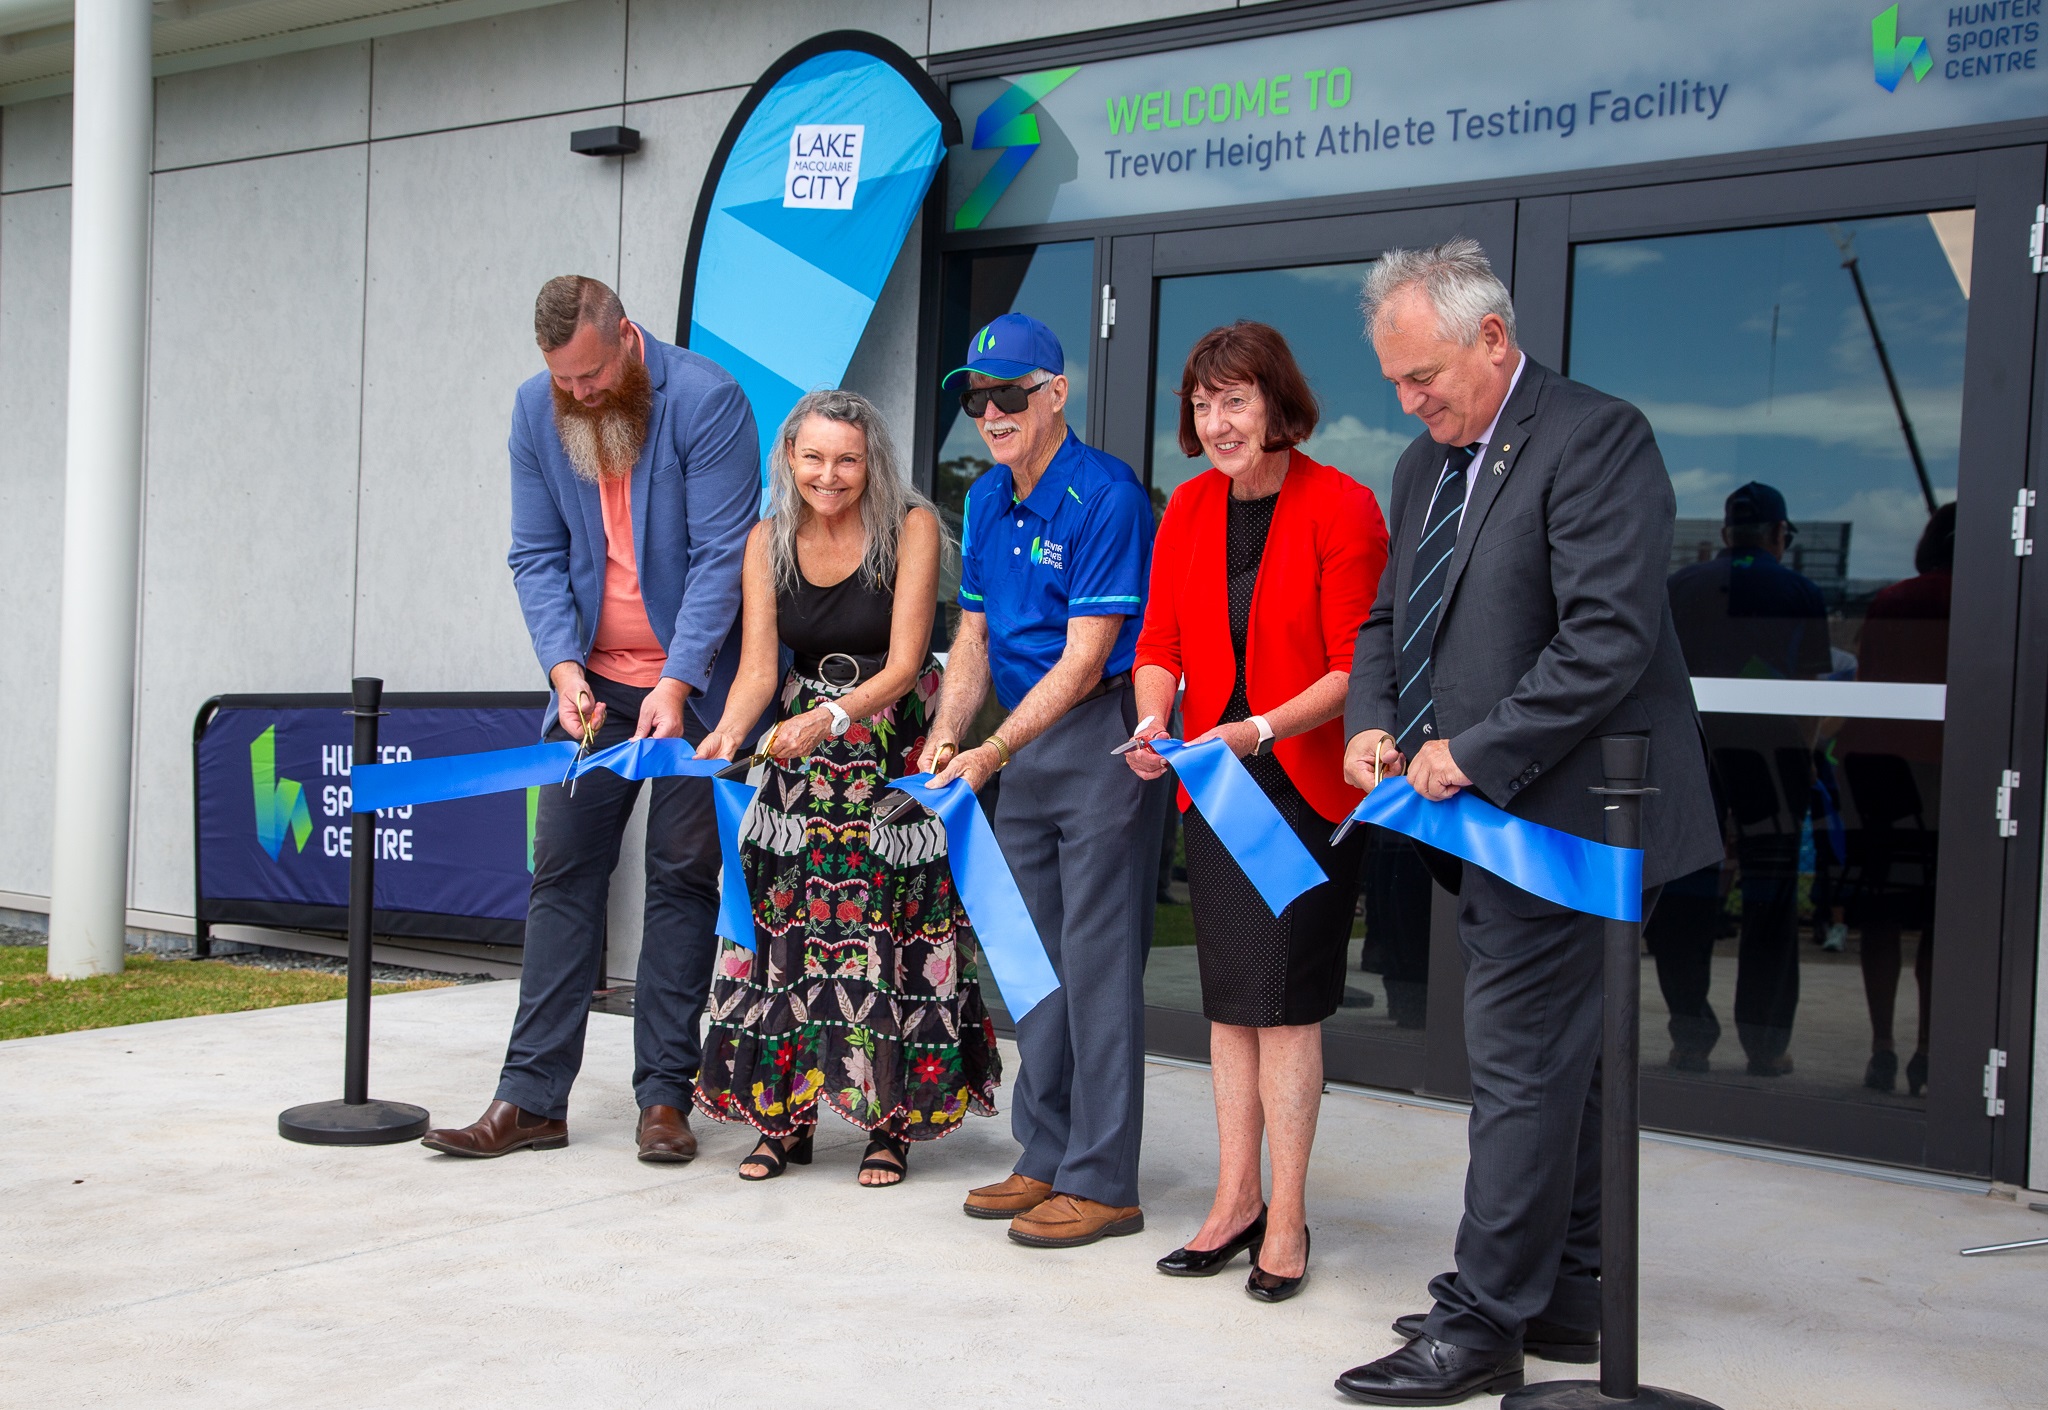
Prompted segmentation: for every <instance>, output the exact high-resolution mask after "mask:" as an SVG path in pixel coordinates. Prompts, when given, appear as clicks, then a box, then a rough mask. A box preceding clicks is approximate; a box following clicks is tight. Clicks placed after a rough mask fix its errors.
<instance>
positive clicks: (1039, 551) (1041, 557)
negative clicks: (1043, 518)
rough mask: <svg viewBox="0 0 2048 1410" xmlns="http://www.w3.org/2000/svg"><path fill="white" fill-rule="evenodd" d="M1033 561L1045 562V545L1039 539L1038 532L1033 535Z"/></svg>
mask: <svg viewBox="0 0 2048 1410" xmlns="http://www.w3.org/2000/svg"><path fill="white" fill-rule="evenodd" d="M1031 561H1032V562H1033V563H1043V562H1045V546H1044V544H1042V543H1041V542H1040V541H1039V539H1038V536H1037V535H1036V534H1033V535H1032V536H1031Z"/></svg>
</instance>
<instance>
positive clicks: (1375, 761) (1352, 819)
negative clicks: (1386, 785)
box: [1330, 735, 1387, 847]
mask: <svg viewBox="0 0 2048 1410" xmlns="http://www.w3.org/2000/svg"><path fill="white" fill-rule="evenodd" d="M1386 747H1387V737H1386V736H1385V735H1381V736H1380V737H1379V738H1378V739H1376V740H1374V741H1373V742H1372V786H1373V787H1374V788H1378V787H1379V786H1380V751H1381V750H1383V749H1385V748H1386ZM1357 825H1358V817H1357V815H1356V814H1346V815H1345V818H1344V821H1343V822H1340V823H1338V824H1337V830H1336V831H1335V832H1333V833H1331V834H1330V845H1331V846H1332V847H1334V846H1336V845H1337V844H1338V843H1339V842H1342V841H1343V840H1344V838H1345V837H1346V836H1347V835H1348V834H1349V833H1350V831H1351V829H1352V828H1354V827H1356V826H1357Z"/></svg>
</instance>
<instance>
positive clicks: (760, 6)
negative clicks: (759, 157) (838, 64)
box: [627, 0, 929, 99]
mask: <svg viewBox="0 0 2048 1410" xmlns="http://www.w3.org/2000/svg"><path fill="white" fill-rule="evenodd" d="M928 11H929V7H928V4H927V0H835V3H834V4H832V5H831V6H829V7H827V6H820V5H817V4H806V3H802V2H801V0H692V3H688V4H684V3H679V2H678V0H639V3H636V4H635V5H634V6H633V14H632V42H631V44H630V45H629V46H628V49H627V53H628V59H629V64H630V68H629V71H628V78H627V93H628V96H629V97H632V98H634V99H648V98H665V97H669V96H671V95H673V94H678V93H699V92H703V91H705V90H706V89H712V88H730V87H732V86H734V85H735V84H737V85H738V86H740V87H741V88H745V87H747V86H748V85H750V84H752V83H753V81H754V80H755V79H757V78H759V77H760V76H761V71H762V70H763V69H765V68H767V67H768V65H770V64H772V63H774V62H775V60H777V59H778V58H780V57H781V56H782V55H783V54H785V53H787V52H788V51H789V50H790V49H793V48H794V47H796V45H797V44H799V43H801V42H802V41H803V40H805V39H808V38H810V37H811V36H812V35H814V34H820V33H823V32H824V31H826V30H833V29H862V30H866V31H868V32H869V33H871V34H879V35H881V36H882V37H883V38H884V39H887V40H889V41H890V42H891V43H894V44H896V45H898V46H899V47H901V48H902V49H903V50H904V51H905V52H906V53H908V54H910V55H912V56H914V57H921V56H922V55H923V54H924V52H925V35H926V30H927V23H926V19H927V15H928Z"/></svg>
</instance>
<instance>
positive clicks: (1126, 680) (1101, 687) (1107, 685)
mask: <svg viewBox="0 0 2048 1410" xmlns="http://www.w3.org/2000/svg"><path fill="white" fill-rule="evenodd" d="M1130 683H1131V673H1130V672H1129V671H1118V672H1117V673H1116V674H1115V675H1113V676H1104V677H1103V678H1102V679H1101V681H1099V682H1098V683H1097V684H1096V686H1095V689H1093V690H1091V691H1089V692H1088V693H1087V694H1086V695H1084V696H1082V697H1081V698H1080V699H1079V700H1076V701H1075V702H1074V703H1075V704H1076V705H1086V704H1087V703H1088V702H1089V701H1091V700H1100V699H1101V698H1102V697H1103V696H1105V695H1107V694H1109V693H1110V692H1111V691H1112V690H1122V689H1123V688H1124V687H1125V686H1127V685H1129V684H1130Z"/></svg>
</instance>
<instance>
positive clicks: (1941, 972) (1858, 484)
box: [1522, 151, 2041, 1173]
mask: <svg viewBox="0 0 2048 1410" xmlns="http://www.w3.org/2000/svg"><path fill="white" fill-rule="evenodd" d="M2001 155H2003V154H2001ZM1993 167H1994V163H1993V162H1992V161H1991V160H1989V159H1988V158H1987V159H1977V158H1951V159H1941V160H1933V161H1922V162H1908V163H1893V164H1887V165H1885V166H1881V167H1865V168H1849V169H1843V170H1838V171H1831V172H1826V173H1818V174H1807V175H1806V176H1805V177H1803V178H1802V180H1801V181H1799V182H1797V183H1789V182H1783V181H1780V180H1778V179H1775V178H1757V179H1752V180H1746V181H1728V182H1718V183H1702V184H1700V185H1697V186H1693V187H1689V188H1684V189H1664V190H1658V191H1634V192H1628V193H1614V194H1608V195H1604V196H1601V197H1598V198H1573V200H1572V218H1571V221H1570V238H1569V240H1568V242H1566V245H1567V247H1566V248H1563V249H1559V250H1556V251H1554V252H1553V255H1554V257H1555V258H1557V259H1559V260H1561V261H1562V262H1563V263H1564V264H1565V270H1564V271H1562V272H1563V273H1565V274H1567V275H1568V278H1569V286H1568V287H1569V298H1568V319H1569V321H1568V325H1567V328H1566V330H1565V337H1564V339H1563V348H1564V353H1565V359H1564V360H1565V369H1566V371H1567V373H1568V374H1569V375H1570V376H1572V377H1573V378H1575V379H1577V380H1579V381H1582V382H1586V383H1589V384H1590V385H1593V386H1596V387H1598V388H1600V389H1601V390H1603V391H1607V392H1610V393H1613V394H1614V395H1616V396H1620V397H1623V398H1626V399H1627V400H1629V401H1631V402H1633V403H1634V404H1635V405H1637V406H1638V407H1640V408H1641V409H1642V411H1643V412H1644V413H1645V415H1647V416H1648V417H1649V419H1650V423H1651V425H1652V426H1653V428H1654V429H1655V431H1656V434H1657V439H1658V444H1659V447H1660V448H1661V450H1662V451H1663V455H1664V459H1665V462H1666V465H1667V467H1668V469H1669V472H1670V475H1671V480H1672V486H1673V489H1674V490H1675V491H1676V494H1677V500H1678V524H1677V533H1676V536H1675V539H1674V543H1673V547H1672V556H1671V564H1670V574H1669V578H1668V584H1667V589H1668V594H1669V600H1670V606H1671V612H1672V618H1673V621H1674V623H1675V625H1676V627H1677V631H1678V635H1679V639H1680V643H1681V645H1682V646H1683V648H1684V651H1685V655H1686V661H1687V665H1688V667H1689V668H1690V670H1691V672H1692V675H1693V684H1694V692H1695V695H1696V698H1697V700H1698V703H1699V707H1700V710H1701V715H1702V720H1703V722H1704V726H1705V732H1706V738H1705V746H1706V749H1707V752H1708V761H1709V767H1710V771H1711V774H1712V778H1713V782H1714V790H1715V802H1716V806H1717V808H1718V810H1719V814H1720V819H1721V827H1722V832H1723V837H1724V842H1725V846H1726V853H1725V855H1724V857H1723V858H1722V860H1721V861H1720V862H1719V863H1718V864H1716V865H1714V866H1711V867H1707V868H1705V869H1704V870H1702V871H1700V872H1697V873H1695V874H1693V875H1691V876H1687V877H1683V878H1680V879H1679V880H1677V881H1675V882H1673V883H1672V884H1671V885H1670V886H1668V887H1667V888H1666V890H1665V893H1664V896H1663V899H1662V901H1661V902H1660V904H1659V906H1658V908H1657V911H1656V913H1655V914H1654V915H1653V916H1652V918H1651V920H1650V923H1649V925H1648V926H1647V927H1646V935H1645V938H1646V948H1647V953H1646V955H1645V957H1644V962H1643V971H1642V1004H1643V1018H1642V1034H1643V1065H1644V1084H1643V1106H1644V1119H1645V1121H1646V1122H1650V1123H1652V1124H1655V1125H1660V1126H1664V1127H1667V1128H1675V1129H1679V1130H1688V1131H1697V1132H1702V1133H1706V1134H1713V1135H1720V1136H1728V1137H1734V1138H1738V1139H1752V1140H1759V1141H1764V1142H1768V1143H1770V1144H1773V1145H1792V1146H1802V1147H1806V1148H1809V1149H1815V1150H1821V1151H1827V1152H1831V1153H1837V1154H1843V1155H1851V1156H1859V1157H1863V1158H1869V1159H1876V1160H1882V1161H1890V1162H1896V1163H1899V1164H1908V1165H1934V1166H1938V1167H1943V1168H1949V1169H1956V1170H1970V1171H1975V1172H1980V1173H1988V1172H1989V1161H1990V1156H1991V1141H1990V1136H1991V1134H1992V1132H1991V1127H1990V1121H1989V1119H1988V1116H1987V1112H1986V1101H1985V1093H1984V1088H1983V1068H1984V1065H1985V1062H1986V1055H1987V1052H1988V1051H1989V1050H1990V1049H1992V1048H1994V1047H1996V1046H1998V1043H1997V1039H1996V1033H1995V1026H1994V1022H1993V1019H1994V1015H1995V1010H1996V1003H1997V989H1998V973H1999V959H2000V919H1999V911H2000V903H1999V899H1998V898H1999V893H2000V890H2001V887H2002V885H2003V882H2004V874H2003V873H2004V867H2005V849H2006V846H2007V843H2006V841H2005V840H2003V839H2001V838H2000V837H1999V836H1998V833H1997V828H1996V825H1995V813H1994V809H1993V808H1992V806H1991V803H1992V800H1993V798H1994V796H1995V789H1996V785H1997V781H1998V779H1999V777H2000V773H2001V771H2002V770H2004V769H2006V768H2010V767H2014V764H2013V761H2012V760H2011V759H2010V758H2009V756H2008V754H2007V744H2008V741H2009V739H2010V736H2011V680H2010V670H2011V659H2012V644H2013V640H2014V638H2013V635H2012V633H2013V630H2014V624H2015V617H2014V612H2015V606H2016V598H2017V569H2016V566H2015V563H2016V560H2015V558H2014V555H2013V551H2012V544H2011V543H2010V542H2007V541H2006V539H2007V533H2006V530H2007V523H2008V518H2007V516H2008V511H2009V509H2010V507H2011V505H2012V503H2013V495H2014V491H2015V490H2016V489H2017V487H2018V485H2019V483H2020V476H2021V474H2022V472H2023V467H2024V445H2025V430H2026V418H2027V407H2026V392H2025V387H2026V383H2027V378H2026V377H2025V375H2024V369H2025V368H2026V367H2027V366H2028V365H2029V364H2030V360H2031V353H2032V346H2031V345H2032V341H2033V339H2032V332H2033V330H2032V326H2031V322H2032V321H2031V318H2030V317H2026V318H2020V319H2015V318H2013V317H2011V313H2012V308H2013V305H2014V304H2015V303H2016V302H2020V301H2022V300H2023V302H2024V305H2025V307H2026V309H2027V310H2028V311H2029V313H2030V312H2031V308H2032V299H2033V291H2032V289H2031V287H2029V286H2028V285H2027V284H2023V283H2022V282H2021V281H2020V280H2019V279H2018V278H2016V277H2015V276H2016V274H2017V273H2018V272H2019V271H2020V270H2021V269H2022V268H2023V266H2022V264H2021V262H2020V261H2017V260H2015V259H2013V258H2011V257H2010V253H2009V250H2008V248H2007V246H2008V245H2009V244H2010V240H2009V238H2008V232H2009V230H2010V229H2011V228H2015V227H2013V226H2012V225H2011V224H2010V222H2011V221H2012V219H2013V214H2014V213H2013V212H2008V211H2006V210H2005V209H2003V206H2004V205H2011V204H2016V203H2015V202H2013V201H2012V200H2011V199H2010V198H2009V197H2003V196H2001V195H2000V194H1999V188H1998V187H1997V186H1996V185H1995V184H1987V183H1985V182H1984V180H1983V178H1984V176H1985V174H1986V170H1987V169H1988V168H1993ZM2032 169H2033V178H2032V182H2031V184H2030V185H2028V186H2026V187H2024V188H2021V189H2024V190H2028V191H2039V189H2040V184H2041V174H2040V173H2041V163H2040V156H2039V153H2038V151H2036V152H2034V154H2033V156H2032ZM2029 199H2031V197H2029ZM2025 223H2026V222H2025V218H2024V216H2020V217H2019V219H2018V226H2022V227H2023V226H2024V225H2025ZM1645 227H1648V228H1645ZM1659 227H1662V228H1661V229H1660V228H1659ZM1993 232H1996V233H1993ZM1549 268H1550V269H1551V270H1553V271H1554V270H1556V268H1557V266H1556V265H1555V264H1551V265H1550V266H1549ZM1522 274H1523V277H1524V279H1525V280H1526V279H1529V278H1531V277H1532V276H1534V275H1535V271H1534V270H1532V269H1531V268H1530V266H1529V264H1528V263H1526V262H1525V265H1524V268H1523V270H1522ZM1538 277H1540V276H1538ZM1553 277H1555V276H1554V275H1553ZM2026 278H2027V281H2031V279H2032V275H2031V274H2028V275H2027V276H2026ZM2001 678H2002V679H2001ZM1966 683H1967V686H1968V687H1974V688H1966ZM1986 687H1989V688H1986Z"/></svg>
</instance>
